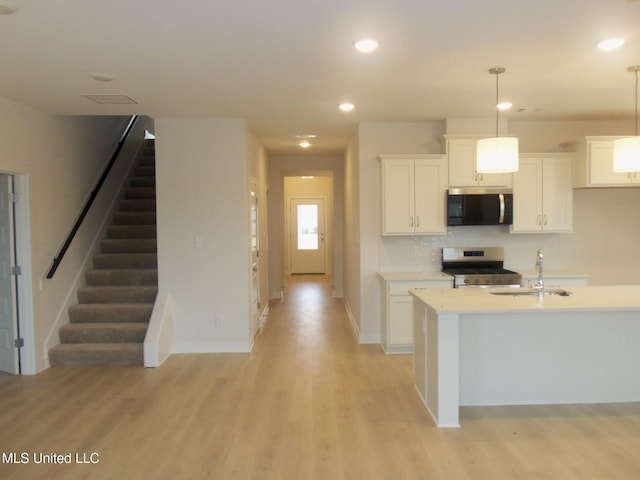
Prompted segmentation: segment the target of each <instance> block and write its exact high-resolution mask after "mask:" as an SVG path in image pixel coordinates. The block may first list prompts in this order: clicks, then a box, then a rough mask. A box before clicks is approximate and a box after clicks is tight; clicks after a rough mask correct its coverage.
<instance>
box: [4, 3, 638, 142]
mask: <svg viewBox="0 0 640 480" xmlns="http://www.w3.org/2000/svg"><path fill="white" fill-rule="evenodd" d="M10 1H11V3H12V4H13V5H14V6H15V7H17V11H16V12H15V13H13V14H12V15H0V65H1V66H2V67H1V68H2V73H1V74H0V95H1V96H4V97H7V98H11V99H14V100H15V101H17V102H20V103H23V104H26V105H29V106H32V107H35V108H37V109H40V110H43V111H46V112H50V113H54V114H62V115H121V114H126V115H129V114H144V115H149V116H151V117H154V118H206V117H215V118H245V119H247V120H248V122H249V124H250V125H251V128H252V129H253V130H254V131H255V133H256V134H257V135H258V137H259V138H260V139H261V141H262V142H263V144H264V145H265V147H266V148H267V149H268V150H269V151H271V152H291V151H296V152H299V151H300V147H298V146H297V142H298V141H299V140H297V139H296V138H294V136H293V135H295V134H311V133H312V134H316V135H317V136H318V137H317V139H315V140H313V141H312V143H313V145H312V147H311V148H310V149H309V150H307V151H309V152H329V151H341V150H343V149H344V147H345V146H346V144H347V142H348V141H349V139H350V138H351V137H352V136H353V133H354V131H355V128H356V125H357V124H358V123H360V122H424V121H437V120H444V119H447V118H482V117H485V118H486V117H492V116H493V115H494V112H495V110H494V103H495V102H494V100H495V76H493V75H490V74H489V73H488V69H489V68H491V67H496V66H502V67H505V68H506V73H504V74H503V75H501V76H500V97H501V99H509V100H511V101H512V102H513V104H514V107H513V108H512V109H511V110H510V111H509V112H508V113H505V114H502V115H503V116H504V117H506V118H507V119H510V120H551V119H558V120H572V119H575V120H589V119H594V120H595V119H604V118H607V119H608V118H611V119H622V118H629V132H620V133H621V134H632V133H633V124H634V123H633V114H634V105H635V104H634V98H635V97H634V85H635V83H634V76H633V74H631V73H628V72H627V67H628V66H631V65H639V64H640V27H639V26H640V1H638V0H608V1H606V0H561V1H559V0H537V1H527V0H484V1H482V2H480V1H478V0H440V1H438V0H431V1H427V0H422V1H419V0H395V1H393V2H390V1H388V0H303V1H300V0H214V1H212V0H189V1H187V0H185V1H183V2H177V1H174V2H169V1H158V0H135V1H131V0H93V1H90V2H89V1H83V0H56V1H55V2H54V1H49V0H10ZM365 37H373V38H375V39H377V40H378V42H379V44H380V46H379V48H378V50H377V51H375V52H374V53H370V54H362V53H359V52H357V51H356V50H355V49H354V48H353V43H354V41H356V40H358V39H361V38H365ZM609 37H623V38H625V40H626V43H625V44H624V45H623V46H622V47H621V48H620V49H618V50H616V51H613V52H602V51H600V50H598V49H597V48H596V43H597V42H598V41H600V40H602V39H604V38H609ZM95 74H109V75H111V76H113V77H114V78H113V80H112V81H109V82H105V81H98V80H95V79H94V78H93V76H94V75H95ZM86 94H122V95H127V96H129V97H130V98H132V99H133V100H135V101H136V102H137V103H136V104H126V105H100V104H97V103H94V102H92V101H90V100H88V99H87V98H85V97H84V95H86ZM343 101H350V102H353V103H354V104H355V105H356V108H355V110H353V111H352V112H350V113H343V112H341V111H340V110H339V109H338V108H337V107H338V104H339V103H341V102H343Z"/></svg>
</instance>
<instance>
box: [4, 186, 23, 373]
mask: <svg viewBox="0 0 640 480" xmlns="http://www.w3.org/2000/svg"><path fill="white" fill-rule="evenodd" d="M11 180H12V179H11V177H10V176H9V175H2V174H0V370H2V371H4V372H9V373H13V374H17V373H19V358H18V348H17V347H16V344H15V341H16V338H17V329H18V317H17V313H16V303H17V302H16V284H15V277H14V275H13V271H12V267H13V266H14V265H15V254H14V253H15V252H14V232H13V203H12V201H11V200H10V198H11V195H12V188H11V186H12V181H11Z"/></svg>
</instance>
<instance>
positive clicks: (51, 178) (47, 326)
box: [0, 97, 128, 373]
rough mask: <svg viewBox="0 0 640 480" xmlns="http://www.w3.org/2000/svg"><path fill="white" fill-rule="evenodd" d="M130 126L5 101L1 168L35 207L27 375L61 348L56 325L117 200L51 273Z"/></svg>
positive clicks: (104, 204) (94, 218)
mask: <svg viewBox="0 0 640 480" xmlns="http://www.w3.org/2000/svg"><path fill="white" fill-rule="evenodd" d="M127 121H128V118H123V117H61V116H54V115H49V114H46V113H43V112H40V111H37V110H35V109H32V108H30V107H26V106H23V105H19V104H17V103H15V102H13V101H11V100H8V99H6V98H2V97H0V145H2V147H1V149H0V171H2V172H3V173H9V174H14V175H18V176H20V177H21V178H22V180H24V183H25V184H26V185H27V186H28V191H27V195H28V198H26V199H25V198H23V199H21V201H25V200H26V201H28V203H29V206H30V209H29V224H30V231H31V237H30V241H31V249H30V252H29V253H30V257H31V271H30V272H29V273H30V276H31V278H32V285H31V287H32V292H31V294H32V302H33V310H32V311H31V312H29V313H30V314H31V315H32V318H31V319H30V321H32V323H33V345H32V348H33V351H31V352H25V353H28V354H29V355H32V356H33V357H32V360H33V361H32V362H31V361H29V362H27V363H28V365H29V371H27V372H25V373H36V372H38V371H41V370H43V369H45V368H47V366H48V347H49V346H51V345H53V344H56V343H59V342H58V339H57V329H56V320H57V319H58V318H60V317H61V316H63V315H65V314H66V306H67V305H68V302H70V301H71V302H73V303H75V291H71V290H70V288H71V286H72V285H73V284H74V282H76V280H77V279H78V276H79V275H81V273H82V268H83V265H84V262H85V260H86V256H87V252H88V251H89V250H90V249H91V247H92V245H93V242H94V240H95V239H96V234H97V229H98V228H99V227H100V224H101V221H102V220H103V214H104V213H105V212H106V209H108V207H109V201H110V199H104V198H102V197H100V198H99V199H98V202H97V204H95V205H94V207H93V208H92V210H91V211H90V215H89V216H88V217H87V220H86V221H85V224H83V227H82V228H81V230H80V231H79V232H78V235H77V236H76V239H75V240H74V242H73V243H72V244H71V247H70V249H69V251H68V253H67V255H66V256H65V257H64V260H63V262H62V263H61V265H60V267H59V269H58V271H57V273H56V275H55V276H54V278H53V279H50V280H47V279H45V276H46V274H47V271H48V270H49V268H50V267H51V264H52V261H53V258H54V256H55V255H56V253H57V251H58V249H59V248H60V246H61V245H62V243H63V241H64V239H65V237H66V235H67V233H68V232H69V230H70V229H71V227H72V226H73V224H74V222H75V220H76V218H77V216H78V214H79V213H80V210H81V209H82V206H83V204H84V201H85V200H86V198H87V197H88V196H89V193H90V191H91V189H92V188H93V186H94V184H95V182H96V181H97V180H98V177H99V175H100V173H101V172H102V170H103V169H104V167H105V166H106V163H107V162H108V161H109V159H110V157H111V154H112V153H113V149H114V148H115V145H116V143H117V141H118V139H119V137H120V134H121V133H122V130H123V129H124V126H125V125H126V123H127ZM23 308H25V306H24V305H23Z"/></svg>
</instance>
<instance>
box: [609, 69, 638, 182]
mask: <svg viewBox="0 0 640 480" xmlns="http://www.w3.org/2000/svg"><path fill="white" fill-rule="evenodd" d="M627 71H628V72H631V73H635V74H636V135H635V137H625V138H620V139H618V140H616V141H614V142H613V171H614V172H640V136H638V71H640V65H635V66H633V67H629V68H627Z"/></svg>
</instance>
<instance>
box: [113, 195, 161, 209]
mask: <svg viewBox="0 0 640 480" xmlns="http://www.w3.org/2000/svg"><path fill="white" fill-rule="evenodd" d="M118 209H119V211H121V212H155V211H156V199H155V198H131V199H125V200H120V202H119V203H118Z"/></svg>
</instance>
